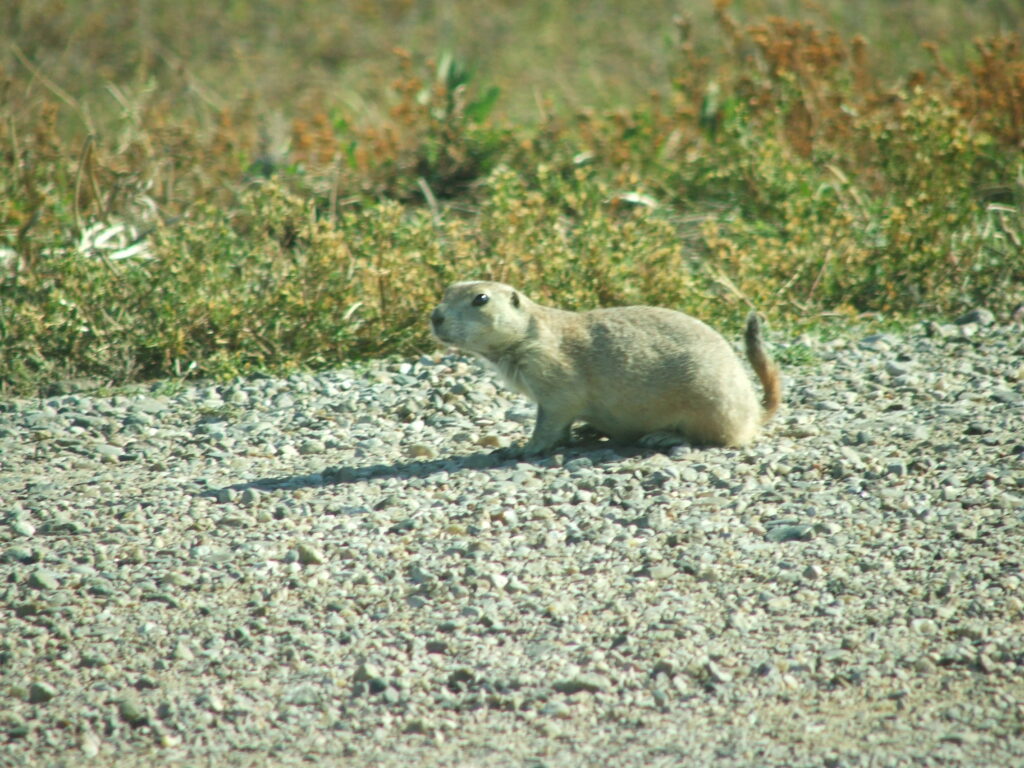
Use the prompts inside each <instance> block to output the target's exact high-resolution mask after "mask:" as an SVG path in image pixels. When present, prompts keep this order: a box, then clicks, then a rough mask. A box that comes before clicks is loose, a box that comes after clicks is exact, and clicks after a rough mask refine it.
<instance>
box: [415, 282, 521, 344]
mask: <svg viewBox="0 0 1024 768" xmlns="http://www.w3.org/2000/svg"><path fill="white" fill-rule="evenodd" d="M528 305H529V299H527V298H526V297H525V296H523V295H522V294H520V293H519V292H518V291H516V290H515V289H514V288H513V287H512V286H510V285H505V284H504V283H492V282H487V281H483V280H475V281H471V282H462V283H454V284H452V285H450V286H449V287H448V289H447V290H446V291H445V292H444V296H443V297H442V298H441V303H440V304H439V305H438V306H437V308H436V309H435V310H434V311H433V312H432V313H431V315H430V326H431V329H432V330H433V332H434V336H435V337H436V338H437V339H438V341H441V342H443V343H444V344H451V345H452V346H455V347H458V348H459V349H462V350H465V351H466V352H473V353H476V354H478V355H483V356H484V357H490V356H492V355H495V354H498V353H500V352H501V351H502V350H504V349H506V348H508V347H509V346H510V345H513V344H516V343H518V342H520V341H522V340H523V339H525V338H526V336H527V334H528V331H529V327H530V313H529V308H528Z"/></svg>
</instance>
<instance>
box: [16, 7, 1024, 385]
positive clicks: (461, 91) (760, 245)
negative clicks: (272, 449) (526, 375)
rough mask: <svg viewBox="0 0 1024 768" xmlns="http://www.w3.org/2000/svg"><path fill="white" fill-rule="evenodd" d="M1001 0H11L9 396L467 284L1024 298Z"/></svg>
mask: <svg viewBox="0 0 1024 768" xmlns="http://www.w3.org/2000/svg"><path fill="white" fill-rule="evenodd" d="M1021 16H1022V9H1021V7H1020V4H1019V3H1018V2H1016V0H976V1H975V2H970V3H965V2H961V1H960V0H862V2H857V3H850V2H847V1H845V0H816V1H815V2H811V1H810V0H808V1H806V2H798V1H797V0H791V1H784V0H736V1H735V2H733V3H728V2H714V3H713V2H686V3H683V2H678V1H677V2H669V1H668V0H650V2H646V3H643V4H640V5H637V4H636V3H633V2H626V0H595V2H590V3H550V2H538V1H534V0H530V1H528V2H521V1H520V0H516V2H511V1H508V0H433V1H429V0H367V1H365V2H364V1H362V0H352V1H351V2H346V3H339V2H328V1H327V0H307V2H304V3H290V2H284V0H262V2H227V3H220V4H211V3H204V2H198V1H197V0H183V1H182V2H179V3H159V2H155V0H136V2H129V3H125V2H115V0H81V1H80V2H70V1H69V0H63V1H62V0H8V1H7V2H5V3H4V4H3V7H2V9H0V152H2V160H0V395H3V394H8V395H9V394H17V393H30V392H38V391H41V392H46V391H48V390H52V388H53V387H54V385H55V383H56V382H60V381H62V380H65V379H68V378H73V377H88V378H89V379H91V380H93V381H94V382H98V383H100V384H120V383H124V382H128V381H134V380H144V379H151V378H158V377H159V378H165V379H166V378H168V377H174V378H182V377H186V376H218V377H220V376H231V375H235V374H238V373H241V372H245V371H251V370H276V371H281V370H287V369H289V368H293V367H299V366H301V367H312V368H318V367H327V366H334V365H337V364H338V363H339V362H340V361H343V360H346V359H356V358H360V357H365V356H376V355H384V354H391V353H403V354H408V353H414V352H418V351H424V350H427V349H430V348H431V346H432V345H431V343H430V341H429V339H428V338H427V334H426V328H425V323H424V317H425V315H426V313H427V311H428V309H429V307H430V306H431V305H432V304H433V302H434V301H435V300H436V298H437V297H438V295H439V293H440V291H441V289H442V288H443V286H444V285H445V284H446V283H448V282H449V281H451V280H453V279H457V278H466V277H470V276H479V277H492V278H496V279H501V280H506V281H509V282H514V283H516V284H519V285H521V286H522V287H523V289H524V290H526V291H527V292H528V293H530V294H531V295H534V296H535V297H536V298H537V299H539V300H541V301H550V302H552V303H557V304H559V305H562V306H568V307H578V308H584V307H590V306H595V305H598V304H605V305H608V304H622V303H637V302H645V303H657V304H664V305H668V306H674V307H678V308H680V309H683V310H686V311H689V312H692V313H695V314H698V315H700V316H701V317H704V318H707V319H709V320H711V321H713V322H716V323H719V324H721V326H722V327H723V328H724V329H726V330H727V329H728V328H738V327H739V325H738V317H739V315H741V314H743V313H745V312H746V311H747V310H748V309H749V307H751V306H754V307H757V308H759V309H761V310H762V311H764V312H766V313H767V314H768V315H769V317H771V318H772V319H773V321H775V322H776V323H781V324H792V325H794V326H804V325H820V324H822V323H830V322H836V319H837V318H838V319H839V321H841V322H847V321H848V320H849V319H850V318H852V317H856V316H858V315H863V314H864V313H872V315H873V316H875V317H882V318H885V319H886V320H891V321H896V322H898V321H901V320H906V319H908V318H915V317H922V316H939V315H948V314H949V313H954V312H958V311H960V310H962V309H964V308H968V307H970V306H973V305H977V304H983V305H986V306H988V307H989V308H990V309H993V310H995V311H996V312H997V313H1002V314H1004V315H1005V314H1006V313H1009V312H1011V311H1012V310H1013V308H1014V307H1016V306H1018V305H1019V304H1020V302H1021V301H1024V288H1022V286H1024V51H1022V47H1021V44H1022V40H1021V36H1020V30H1021V29H1022V27H1024V25H1022V18H1021Z"/></svg>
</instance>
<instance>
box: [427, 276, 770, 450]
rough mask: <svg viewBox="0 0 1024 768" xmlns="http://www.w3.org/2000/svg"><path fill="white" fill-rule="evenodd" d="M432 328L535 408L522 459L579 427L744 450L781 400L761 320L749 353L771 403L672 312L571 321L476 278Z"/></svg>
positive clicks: (459, 286)
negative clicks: (480, 361)
mask: <svg viewBox="0 0 1024 768" xmlns="http://www.w3.org/2000/svg"><path fill="white" fill-rule="evenodd" d="M430 320H431V326H432V328H433V332H434V335H435V336H436V337H437V338H438V340H440V341H441V342H443V343H445V344H449V345H452V346H455V347H458V348H459V349H461V350H464V351H466V352H471V353H473V354H475V355H477V356H478V357H480V358H482V359H483V360H485V361H486V362H488V363H490V364H491V365H492V366H494V367H495V368H496V369H497V371H498V373H499V374H500V375H501V377H502V379H504V381H505V383H506V384H507V385H508V386H509V387H511V388H512V389H513V390H515V391H517V392H520V393H522V394H524V395H526V396H527V397H528V398H530V399H531V400H533V402H535V403H536V404H537V423H536V425H535V426H534V430H533V436H532V437H531V438H530V440H529V442H527V443H526V445H525V446H524V447H522V448H521V449H513V450H512V453H514V454H516V453H518V454H520V455H532V454H538V453H543V452H546V451H549V450H551V449H552V448H553V447H555V446H556V445H558V444H560V443H562V442H565V441H567V440H568V438H569V435H570V428H571V427H572V425H573V423H574V422H576V421H583V422H586V423H587V424H589V425H590V426H591V427H593V428H594V429H595V430H597V431H598V432H601V433H604V434H606V435H608V436H609V437H610V438H612V439H613V440H617V441H632V440H636V439H638V438H641V437H644V436H647V435H651V434H654V433H658V434H664V433H675V434H678V435H680V436H681V437H682V438H684V439H685V440H688V441H690V442H693V443H697V444H702V445H725V446H741V445H746V444H747V443H749V442H750V441H751V440H753V439H754V437H755V436H756V435H757V433H758V430H759V429H760V427H761V425H762V424H763V423H764V422H765V421H767V420H768V419H769V418H771V416H772V414H773V413H774V412H775V410H776V408H778V406H779V402H780V400H781V399H782V386H781V382H780V378H779V370H778V367H777V366H776V365H775V363H774V362H773V361H772V360H771V358H770V357H769V356H768V353H767V352H766V351H765V348H764V344H763V342H762V339H761V324H760V322H759V321H758V319H757V314H756V313H752V314H751V315H750V317H749V319H748V320H747V330H746V352H747V359H748V360H749V361H750V364H751V366H752V367H753V369H754V371H756V372H757V375H758V378H759V379H760V380H761V385H762V387H763V388H764V398H763V400H762V401H759V400H758V397H757V394H756V393H755V391H754V386H753V384H752V383H751V380H750V377H749V376H748V375H747V372H746V371H745V370H744V368H743V365H742V363H741V362H740V360H739V358H738V357H737V356H736V353H735V352H733V350H732V347H730V346H729V344H728V342H726V340H725V339H724V338H722V336H721V335H720V334H719V333H718V332H717V331H715V330H713V329H712V328H710V327H709V326H707V325H705V324H704V323H702V322H701V321H700V320H697V319H696V318H693V317H690V316H689V315H685V314H683V313H682V312H676V311H674V310H671V309H663V308H660V307H617V308H610V309H592V310H590V311H588V312H567V311H565V310H561V309H554V308H552V307H545V306H541V305H540V304H537V303H535V302H533V301H531V300H530V299H528V298H527V297H526V296H524V295H523V294H522V293H520V292H519V291H517V290H516V289H515V288H513V287H512V286H509V285H505V284H504V283H494V282H485V281H472V282H460V283H455V284H453V285H451V286H450V287H449V288H448V289H447V290H446V291H445V294H444V297H443V298H442V300H441V303H440V304H439V305H438V307H437V308H436V309H435V310H434V311H433V313H432V314H431V316H430Z"/></svg>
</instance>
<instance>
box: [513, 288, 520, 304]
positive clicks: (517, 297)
mask: <svg viewBox="0 0 1024 768" xmlns="http://www.w3.org/2000/svg"><path fill="white" fill-rule="evenodd" d="M512 306H513V307H518V306H519V294H518V293H516V292H515V291H512Z"/></svg>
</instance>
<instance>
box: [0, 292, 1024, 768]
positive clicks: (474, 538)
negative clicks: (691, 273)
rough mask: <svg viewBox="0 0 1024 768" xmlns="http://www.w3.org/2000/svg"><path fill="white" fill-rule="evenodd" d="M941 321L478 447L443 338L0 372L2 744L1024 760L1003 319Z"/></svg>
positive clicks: (664, 761) (1, 757) (1010, 380)
mask: <svg viewBox="0 0 1024 768" xmlns="http://www.w3.org/2000/svg"><path fill="white" fill-rule="evenodd" d="M961 321H962V322H960V323H959V324H955V323H949V324H928V325H923V326H921V327H920V328H918V329H914V330H911V331H908V332H907V333H906V334H902V335H893V336H890V335H872V336H867V337H862V336H853V337H851V338H846V339H838V340H834V341H829V342H821V341H815V340H813V339H804V340H803V341H802V342H801V343H793V344H790V345H788V346H789V347H790V349H789V351H788V354H785V353H786V350H785V349H784V348H785V347H786V346H787V345H786V344H784V343H777V346H776V350H777V351H778V352H780V357H782V358H783V359H787V358H788V359H791V360H793V359H797V358H799V357H814V358H817V359H816V361H811V362H808V363H806V364H803V365H793V364H790V365H786V366H785V367H784V374H785V379H786V384H787V387H788V389H787V394H786V403H785V405H784V407H783V410H782V411H781V412H780V415H779V416H778V417H777V418H776V420H775V421H774V422H773V423H772V424H771V425H770V426H769V428H768V430H767V432H766V434H765V435H764V436H763V437H762V438H761V439H760V440H759V441H758V442H757V443H756V444H755V445H754V446H752V447H750V448H747V449H743V450H726V449H693V448H689V447H685V446H683V447H677V448H674V449H672V450H671V452H669V453H667V454H664V453H657V452H653V451H649V450H639V449H635V448H628V447H627V448H624V447H614V446H610V445H608V444H607V443H601V442H595V441H594V440H593V438H591V442H584V443H581V444H579V445H577V446H574V447H573V448H572V449H568V450H565V451H564V452H562V453H559V454H557V455H554V456H549V457H545V458H543V459H540V460H537V461H531V462H514V461H508V460H502V459H499V458H495V457H492V456H491V455H490V451H491V450H493V449H494V448H496V447H500V446H502V445H506V444H508V443H509V442H510V441H518V440H524V439H525V438H526V437H527V436H528V433H529V429H530V426H531V423H532V418H533V417H532V410H531V408H530V407H529V406H528V404H527V403H526V402H525V401H522V400H519V399H518V398H515V397H512V396H510V395H509V394H508V393H506V392H505V391H504V390H502V389H501V388H500V385H498V383H497V381H496V379H495V378H494V377H492V376H491V375H490V374H488V373H485V372H483V371H482V370H481V368H480V367H479V366H478V365H477V364H476V363H475V362H472V361H467V360H465V359H463V358H458V357H450V356H440V355H438V356H436V357H433V358H424V359H421V360H419V361H415V362H404V363H399V362H381V363H375V364H371V365H364V366H360V367H356V368H346V369H341V370H339V371H336V372H332V373H327V374H323V375H316V376H311V375H302V376H293V377H290V378H287V379H272V378H252V379H245V380H238V381H236V382H233V383H230V384H228V385H224V386H199V387H185V388H181V389H178V390H175V389H173V388H171V387H169V386H168V385H162V386H161V385H158V386H154V387H152V388H149V389H146V390H145V391H138V392H134V393H128V394H121V395H115V396H112V397H105V396H96V395H87V394H62V395H55V396H53V397H50V398H45V399H38V400H35V399H33V400H13V401H7V402H0V577H2V583H0V684H2V685H0V764H3V765H33V766H36V765H55V766H56V765H68V766H71V765H82V764H83V763H86V762H88V763H90V764H96V765H123V766H136V765H138V766H152V765H181V766H184V765H188V766H235V765H256V764H273V765H298V764H304V763H305V764H308V763H312V764H318V765H375V766H419V765H452V766H455V765H458V766H480V767H483V766H524V767H530V768H532V767H534V766H578V765H598V764H608V765H614V766H709V765H712V764H714V765H715V766H783V765H785V766H793V767H799V766H816V767H821V766H827V767H838V766H902V765H970V766H995V765H999V766H1012V765H1024V630H1022V619H1024V586H1022V580H1024V575H1022V572H1021V563H1022V561H1024V509H1022V507H1024V435H1022V429H1024V419H1022V414H1024V336H1022V331H1021V328H1020V326H1019V325H1018V326H1001V325H998V324H995V323H993V322H992V318H991V316H990V315H988V313H985V312H984V311H980V312H975V313H973V314H972V315H970V316H967V317H965V318H961ZM776 341H777V342H778V341H779V340H777V339H776Z"/></svg>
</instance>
